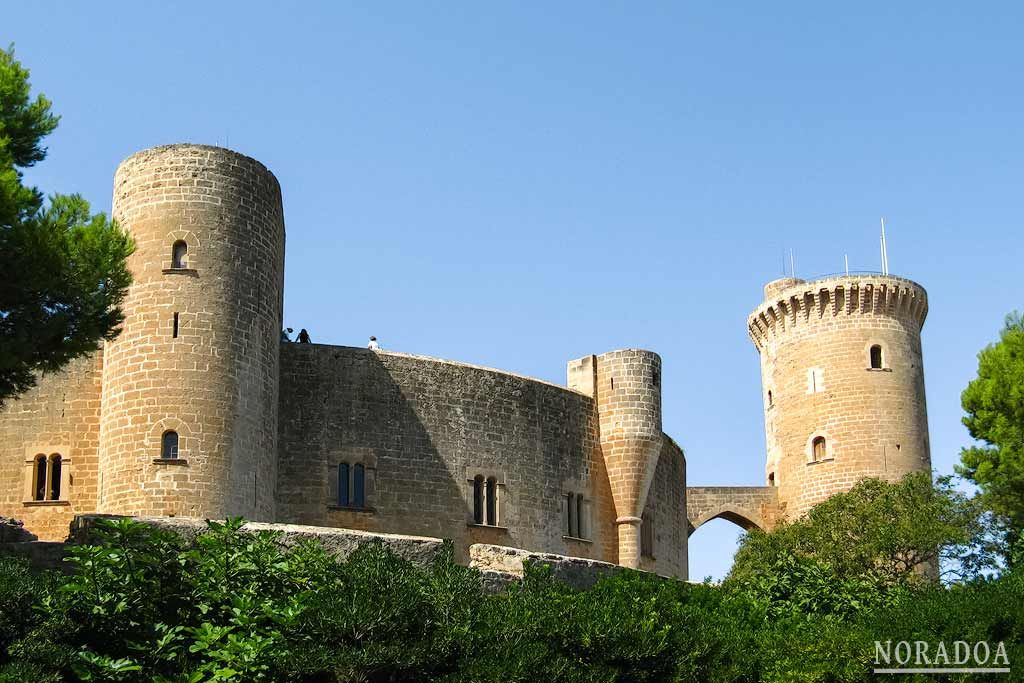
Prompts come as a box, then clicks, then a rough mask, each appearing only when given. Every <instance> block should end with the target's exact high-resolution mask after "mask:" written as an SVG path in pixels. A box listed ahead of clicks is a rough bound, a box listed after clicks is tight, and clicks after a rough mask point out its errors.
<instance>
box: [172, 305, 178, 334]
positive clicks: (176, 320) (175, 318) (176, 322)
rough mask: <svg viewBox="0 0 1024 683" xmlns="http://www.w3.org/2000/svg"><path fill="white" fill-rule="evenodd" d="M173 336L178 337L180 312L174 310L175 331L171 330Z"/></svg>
mask: <svg viewBox="0 0 1024 683" xmlns="http://www.w3.org/2000/svg"><path fill="white" fill-rule="evenodd" d="M171 336H172V337H173V338H175V339H177V338H178V312H177V311H175V312H174V331H173V332H171Z"/></svg>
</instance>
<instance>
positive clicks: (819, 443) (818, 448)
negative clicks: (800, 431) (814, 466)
mask: <svg viewBox="0 0 1024 683" xmlns="http://www.w3.org/2000/svg"><path fill="white" fill-rule="evenodd" d="M826 453H827V449H826V444H825V437H823V436H816V437H814V441H812V442H811V461H812V462H821V461H822V460H824V459H825V454H826Z"/></svg>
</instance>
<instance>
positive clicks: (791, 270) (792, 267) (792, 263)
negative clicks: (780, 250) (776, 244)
mask: <svg viewBox="0 0 1024 683" xmlns="http://www.w3.org/2000/svg"><path fill="white" fill-rule="evenodd" d="M789 276H790V277H796V261H794V260H793V250H792V249H790V250H789Z"/></svg>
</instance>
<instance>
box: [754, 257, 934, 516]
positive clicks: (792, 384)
mask: <svg viewBox="0 0 1024 683" xmlns="http://www.w3.org/2000/svg"><path fill="white" fill-rule="evenodd" d="M765 291H766V301H765V303H763V304H762V305H761V306H760V307H759V308H758V309H757V310H756V311H754V313H753V314H751V316H750V318H749V329H750V335H751V339H752V340H753V341H754V344H755V346H756V347H757V349H758V351H759V353H760V356H761V375H762V385H763V395H764V413H765V432H766V441H767V444H768V459H767V468H766V478H767V479H768V480H769V483H774V485H775V486H777V487H778V489H779V491H778V496H779V502H780V504H781V505H782V506H783V507H784V509H785V510H786V514H787V516H789V517H796V516H800V515H802V514H804V513H805V512H806V511H807V510H809V509H810V508H811V507H812V506H813V505H815V504H817V503H820V502H822V501H823V500H825V499H826V498H828V497H829V496H830V495H832V494H834V493H837V492H839V491H845V490H847V489H849V488H851V487H852V486H853V485H854V484H856V483H857V482H858V481H859V480H861V479H863V478H865V477H880V478H883V479H889V480H895V479H898V478H899V477H901V476H902V475H904V474H906V473H907V472H911V471H918V470H924V471H928V470H930V469H931V455H930V449H929V444H928V417H927V410H926V407H925V392H924V368H923V361H922V355H921V336H920V331H921V326H922V325H923V324H924V319H925V316H926V315H927V311H928V300H927V295H926V294H925V291H924V289H923V288H922V287H921V286H920V285H917V284H916V283H914V282H911V281H910V280H905V279H903V278H898V277H892V276H881V275H879V276H843V277H836V278H830V279H826V280H819V281H816V282H803V281H800V280H795V279H792V278H786V279H784V280H782V281H777V282H775V283H770V284H769V285H768V286H767V287H766V288H765ZM875 345H878V346H880V347H881V349H882V367H881V368H878V369H874V368H872V367H871V359H870V349H871V347H872V346H875ZM769 392H770V393H769ZM819 436H820V437H823V438H824V439H825V453H824V454H823V455H824V457H817V458H816V457H815V455H814V452H813V441H814V439H815V438H816V437H819Z"/></svg>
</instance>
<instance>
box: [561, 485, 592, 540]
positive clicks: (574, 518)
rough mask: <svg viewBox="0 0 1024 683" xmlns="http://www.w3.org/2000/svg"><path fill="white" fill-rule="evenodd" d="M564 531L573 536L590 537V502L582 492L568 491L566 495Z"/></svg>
mask: <svg viewBox="0 0 1024 683" xmlns="http://www.w3.org/2000/svg"><path fill="white" fill-rule="evenodd" d="M563 527H564V531H565V535H566V536H570V537H572V538H589V537H590V536H589V534H590V504H589V501H587V500H586V499H585V498H584V497H583V494H582V493H568V494H566V496H565V520H564V525H563Z"/></svg>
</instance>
